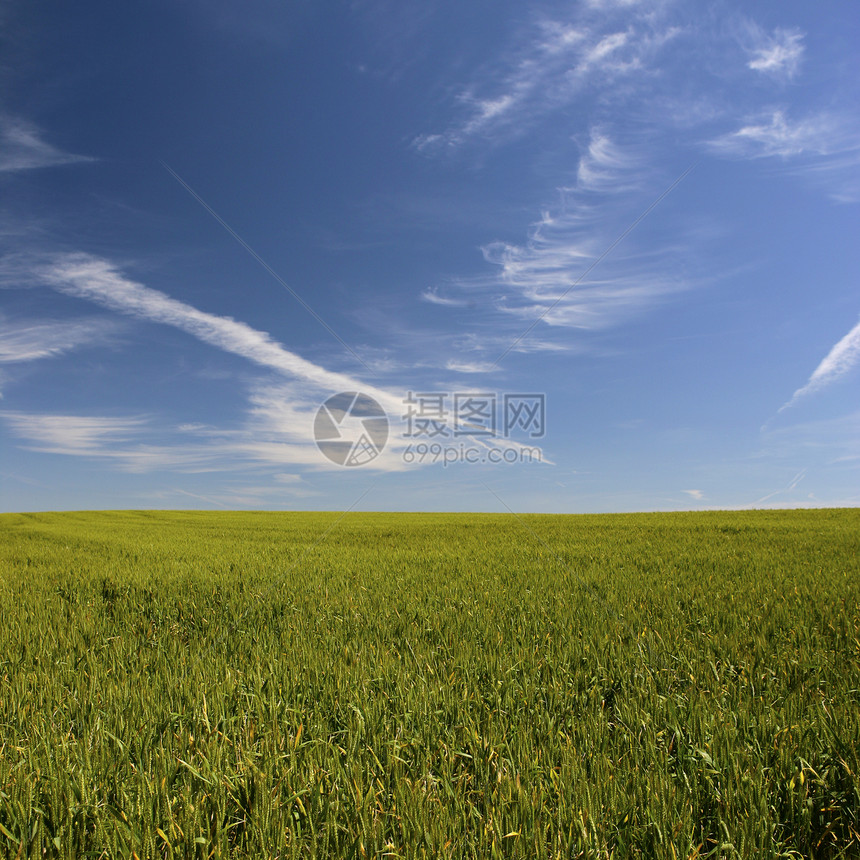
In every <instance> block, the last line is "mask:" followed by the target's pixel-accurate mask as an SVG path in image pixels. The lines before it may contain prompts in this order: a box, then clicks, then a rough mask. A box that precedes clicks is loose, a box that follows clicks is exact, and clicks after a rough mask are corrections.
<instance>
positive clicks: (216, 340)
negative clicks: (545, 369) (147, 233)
mask: <svg viewBox="0 0 860 860" xmlns="http://www.w3.org/2000/svg"><path fill="white" fill-rule="evenodd" d="M33 279H34V280H35V281H36V282H39V281H41V282H42V283H43V284H47V285H50V286H51V287H53V288H54V289H56V290H58V291H59V292H62V293H64V294H66V295H71V296H74V297H77V298H80V299H84V300H87V301H91V302H94V303H96V304H99V305H101V306H103V307H107V308H110V309H111V310H114V311H117V312H119V313H123V314H128V315H130V316H133V317H136V318H138V319H142V320H147V321H151V322H156V323H161V324H165V325H170V326H173V327H175V328H177V329H179V330H181V331H185V332H186V333H188V334H190V335H192V336H193V337H196V338H197V339H199V340H200V341H202V342H204V343H207V344H210V345H211V346H214V347H216V348H218V349H221V350H224V351H226V352H229V353H232V354H235V355H239V356H241V357H243V358H245V359H247V360H249V361H251V362H254V363H255V364H257V365H259V366H261V367H264V368H267V369H269V370H274V371H276V372H277V373H278V374H280V375H281V376H283V377H285V380H284V381H283V382H277V381H273V380H272V379H265V380H261V381H260V382H259V383H258V384H256V385H255V386H253V388H252V390H251V392H250V394H249V407H248V409H247V410H246V412H245V414H244V415H243V416H242V420H241V421H240V422H239V424H238V425H237V426H235V427H232V428H227V429H224V428H219V427H213V426H210V425H201V424H199V423H188V422H185V423H180V424H179V425H178V426H177V425H176V422H172V423H171V426H170V427H167V428H165V427H163V426H159V424H158V422H157V420H156V419H155V418H154V417H152V416H132V417H113V416H99V415H96V416H75V415H68V414H44V413H42V414H38V413H26V412H22V411H6V412H2V413H0V417H2V418H3V419H4V420H5V421H6V423H7V424H8V425H9V427H10V428H11V430H12V432H13V433H14V434H15V435H17V436H18V437H20V438H22V439H23V440H25V441H24V447H25V448H27V449H29V450H33V451H38V452H40V453H50V454H62V455H66V456H79V457H87V458H92V459H103V460H107V461H108V462H111V463H113V464H114V465H115V466H116V467H117V468H119V469H122V470H125V471H129V472H148V471H156V470H165V469H167V470H172V471H180V472H186V473H192V472H207V471H228V470H232V469H239V468H245V469H247V468H255V467H266V468H270V467H272V466H277V467H283V466H290V465H294V466H304V467H310V468H316V469H337V468H339V467H337V466H335V465H334V464H332V463H330V462H329V461H328V460H326V459H325V458H324V457H323V456H322V455H321V454H320V452H319V451H318V450H317V447H316V443H315V442H314V438H313V427H314V416H315V414H316V411H317V409H318V408H319V405H320V402H321V400H322V398H323V397H328V396H330V395H332V394H335V393H338V392H341V391H361V392H363V393H365V394H368V395H370V396H372V397H374V398H375V399H376V400H377V401H378V402H379V403H380V405H381V406H382V407H383V408H384V409H385V410H386V411H387V412H388V414H389V416H390V417H392V418H394V417H395V416H398V417H399V416H400V415H401V413H402V410H403V396H402V395H400V396H398V395H395V394H393V393H392V392H390V391H388V390H385V389H381V388H378V387H376V386H373V385H368V384H366V383H364V382H362V381H361V380H359V379H356V378H354V377H351V376H348V375H346V374H342V373H336V372H333V371H329V370H326V369H325V368H323V367H320V366H319V365H316V364H313V363H312V362H309V361H307V360H305V359H303V358H301V357H300V356H298V355H296V354H295V353H292V352H290V351H289V350H287V349H285V348H284V347H283V346H281V345H280V344H279V343H277V342H276V341H274V340H273V339H272V338H271V336H270V335H269V334H267V333H266V332H262V331H258V330H256V329H253V328H251V327H250V326H248V325H246V324H245V323H242V322H238V321H236V320H234V319H232V318H230V317H222V316H217V315H214V314H210V313H206V312H205V311H201V310H199V309H197V308H195V307H193V306H191V305H189V304H186V303H184V302H181V301H178V300H176V299H173V298H171V297H170V296H168V295H166V294H165V293H163V292H160V291H159V290H155V289H152V288H150V287H146V286H144V285H143V284H140V283H137V282H135V281H132V280H130V279H128V278H126V277H125V276H124V275H123V274H122V273H121V272H120V271H119V269H118V268H117V267H116V266H115V265H114V264H113V263H111V262H110V261H108V260H105V259H102V258H98V257H94V256H92V255H87V254H71V255H63V256H60V257H56V258H54V259H53V260H50V261H49V262H46V263H42V264H41V265H40V266H38V267H37V268H36V270H35V271H34V272H33ZM41 334H42V337H35V336H34V337H32V338H30V340H29V341H27V342H25V341H24V340H22V341H21V342H20V343H18V344H17V346H15V347H14V348H10V351H9V354H10V355H12V356H18V357H23V356H24V355H25V354H26V355H27V356H28V357H36V356H41V355H43V354H46V352H47V354H50V350H49V349H48V348H47V347H46V346H45V338H44V334H45V333H44V332H42V333H41ZM55 334H57V333H56V332H55ZM61 334H63V336H64V337H65V338H66V340H64V341H63V344H68V343H69V342H71V340H73V339H74V337H75V336H76V335H80V334H81V332H79V331H77V330H76V332H75V335H73V334H71V333H70V332H69V331H63V332H61ZM165 439H167V441H165ZM409 441H410V440H408V439H405V438H400V437H398V436H397V433H396V428H392V437H391V439H390V440H389V444H388V445H387V446H386V447H385V449H384V450H383V452H382V454H381V455H380V456H379V457H378V458H377V459H375V460H374V461H373V462H372V463H371V464H369V468H371V469H375V470H383V471H402V470H405V469H407V468H409V466H410V464H409V463H407V462H406V461H405V460H404V459H403V458H402V457H401V456H400V454H401V452H402V450H403V449H404V448H405V447H406V445H407V444H408V443H409ZM476 444H478V445H481V446H483V447H484V448H486V449H490V448H496V449H508V448H514V449H517V448H519V447H521V446H520V445H519V443H517V442H515V441H513V440H509V439H506V438H488V439H481V440H478V442H477V443H476Z"/></svg>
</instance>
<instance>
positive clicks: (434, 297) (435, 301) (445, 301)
mask: <svg viewBox="0 0 860 860" xmlns="http://www.w3.org/2000/svg"><path fill="white" fill-rule="evenodd" d="M421 299H422V300H423V301H425V302H430V304H431V305H442V306H443V307H449V308H465V307H467V306H468V304H469V302H468V300H466V299H453V298H450V297H449V296H440V295H439V291H438V290H437V289H436V288H435V287H430V288H429V289H426V290H424V292H423V293H421Z"/></svg>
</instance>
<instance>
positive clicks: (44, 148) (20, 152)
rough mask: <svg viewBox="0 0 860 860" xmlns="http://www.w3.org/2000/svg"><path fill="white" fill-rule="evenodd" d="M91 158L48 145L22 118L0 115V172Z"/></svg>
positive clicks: (85, 160) (79, 161) (79, 162)
mask: <svg viewBox="0 0 860 860" xmlns="http://www.w3.org/2000/svg"><path fill="white" fill-rule="evenodd" d="M95 160H96V159H94V158H90V157H89V156H86V155H74V154H72V153H69V152H63V151H62V150H60V149H57V148H56V147H55V146H51V144H49V143H47V142H45V141H44V140H43V139H42V136H41V133H40V132H39V129H38V128H36V126H35V125H33V124H32V123H30V122H27V121H26V120H23V119H20V118H13V117H9V116H0V172H17V171H21V170H34V169H37V168H41V167H57V166H60V165H64V164H81V163H84V162H88V161H95Z"/></svg>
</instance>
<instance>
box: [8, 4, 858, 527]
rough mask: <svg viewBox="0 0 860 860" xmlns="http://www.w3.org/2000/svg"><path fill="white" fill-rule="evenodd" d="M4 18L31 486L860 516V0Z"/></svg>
mask: <svg viewBox="0 0 860 860" xmlns="http://www.w3.org/2000/svg"><path fill="white" fill-rule="evenodd" d="M0 32H2V36H0V38H2V49H0V510H4V511H37V510H70V509H71V510H74V509H117V508H122V509H129V508H157V509H173V508H203V509H268V510H290V509H302V510H342V511H346V510H416V511H423V510H428V511H429V510H440V511H447V510H452V511H457V510H459V511H514V512H559V513H566V512H608V511H651V510H697V509H714V508H719V509H727V508H767V507H775V508H784V507H825V506H856V505H858V504H860V281H858V272H860V265H858V264H860V242H858V241H857V239H858V226H860V219H858V214H860V213H858V204H860V111H858V105H860V60H858V57H860V54H858V51H857V45H858V44H860V12H858V8H857V5H856V3H854V2H848V0H844V2H831V3H825V4H809V3H806V2H795V0H780V2H775V0H770V2H760V3H756V4H748V3H741V2H716V3H707V4H705V3H692V2H682V0H675V2H673V0H582V2H530V3H522V2H509V0H492V2H490V0H433V2H427V0H420V2H419V0H352V2H346V0H344V2H331V3H314V2H310V0H295V2H290V3H281V2H276V0H245V2H243V3H236V2H226V0H207V2H202V0H171V2H163V0H153V2H148V3H140V4H125V3H114V2H111V3H107V2H100V0H91V2H86V3H84V4H69V3H66V2H59V0H26V2H24V0H0Z"/></svg>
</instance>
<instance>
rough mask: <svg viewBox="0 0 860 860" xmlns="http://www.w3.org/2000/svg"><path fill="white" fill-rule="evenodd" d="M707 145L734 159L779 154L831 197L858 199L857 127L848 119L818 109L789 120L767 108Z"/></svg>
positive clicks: (859, 147) (859, 135)
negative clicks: (736, 128) (802, 116)
mask: <svg viewBox="0 0 860 860" xmlns="http://www.w3.org/2000/svg"><path fill="white" fill-rule="evenodd" d="M707 146H708V148H709V149H710V150H711V151H712V152H714V153H715V154H717V155H725V156H729V157H734V158H773V157H777V158H781V159H783V160H784V161H789V162H790V163H791V168H790V169H791V170H792V171H793V172H795V173H797V174H798V175H800V176H802V177H804V178H805V179H807V180H809V181H810V182H811V183H812V184H814V185H816V186H819V187H821V188H822V189H823V190H824V191H825V192H826V193H827V194H828V196H830V197H831V198H832V199H833V200H836V201H838V202H843V203H845V202H856V201H857V200H858V199H860V128H858V123H857V121H856V119H854V118H853V117H848V116H845V115H840V114H835V113H819V114H815V115H812V116H807V117H806V118H804V119H800V120H795V121H792V120H790V119H788V118H787V117H786V114H785V111H784V110H781V109H778V110H772V111H770V112H769V113H767V114H765V115H764V116H760V117H757V118H756V119H753V120H750V121H749V122H748V124H747V125H744V126H742V127H741V128H739V129H738V130H737V131H733V132H730V133H728V134H724V135H722V136H720V137H718V138H715V139H713V140H710V141H708V142H707Z"/></svg>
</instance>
